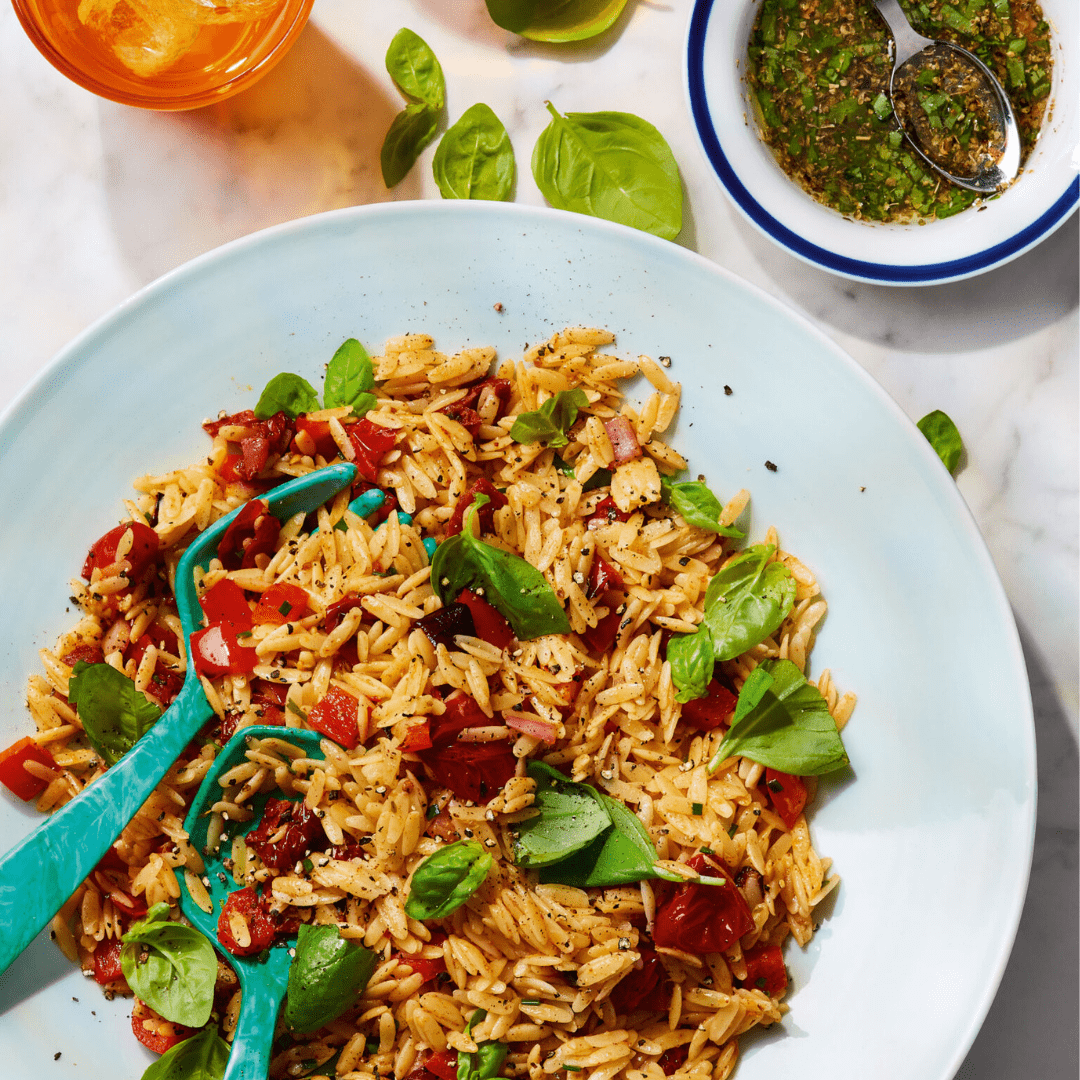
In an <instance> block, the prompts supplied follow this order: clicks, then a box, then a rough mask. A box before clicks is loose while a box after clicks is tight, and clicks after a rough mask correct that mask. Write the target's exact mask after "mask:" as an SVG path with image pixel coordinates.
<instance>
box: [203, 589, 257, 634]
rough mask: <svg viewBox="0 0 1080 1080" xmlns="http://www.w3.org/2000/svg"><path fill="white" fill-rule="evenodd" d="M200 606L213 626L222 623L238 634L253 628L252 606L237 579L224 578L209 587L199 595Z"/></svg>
mask: <svg viewBox="0 0 1080 1080" xmlns="http://www.w3.org/2000/svg"><path fill="white" fill-rule="evenodd" d="M199 606H200V607H201V608H202V609H203V613H204V614H205V615H206V621H207V623H209V624H210V625H211V626H213V624H214V623H222V624H225V625H227V626H229V627H230V628H231V629H232V630H233V631H235V632H236V633H237V634H243V633H246V632H247V631H248V630H250V629H251V625H252V621H251V608H250V607H248V602H247V597H245V596H244V590H243V589H241V588H240V586H239V585H237V584H236V582H235V581H230V580H229V579H228V578H223V579H222V580H221V581H219V582H218V583H217V584H216V585H215V586H213V588H210V589H207V590H206V592H204V593H203V594H202V596H200V597H199Z"/></svg>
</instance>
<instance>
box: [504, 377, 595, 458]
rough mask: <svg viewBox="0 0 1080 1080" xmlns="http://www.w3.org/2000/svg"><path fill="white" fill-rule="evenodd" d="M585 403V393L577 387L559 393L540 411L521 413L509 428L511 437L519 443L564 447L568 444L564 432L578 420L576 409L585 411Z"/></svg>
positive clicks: (586, 399) (545, 403)
mask: <svg viewBox="0 0 1080 1080" xmlns="http://www.w3.org/2000/svg"><path fill="white" fill-rule="evenodd" d="M588 404H589V399H588V397H587V396H586V394H585V391H584V390H582V389H580V388H578V387H575V388H574V389H573V390H560V391H559V392H558V393H557V394H554V395H553V396H552V397H549V398H548V399H547V401H545V402H544V404H543V405H541V406H540V408H539V409H536V410H535V411H534V412H527V413H522V414H521V415H520V416H519V417H518V418H517V419H516V420H515V421H514V426H513V427H512V428H511V429H510V438H511V439H513V440H514V442H519V443H533V442H542V443H543V444H544V445H545V446H553V447H560V446H566V444H567V443H569V441H570V440H569V439H568V438H567V437H566V433H567V432H568V431H569V430H570V428H571V427H573V425H574V421H575V420H577V414H578V409H584V408H585V407H586V406H587V405H588Z"/></svg>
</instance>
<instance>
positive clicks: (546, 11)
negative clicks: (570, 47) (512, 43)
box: [487, 0, 626, 42]
mask: <svg viewBox="0 0 1080 1080" xmlns="http://www.w3.org/2000/svg"><path fill="white" fill-rule="evenodd" d="M625 7H626V0H487V9H488V14H490V15H491V18H492V20H493V21H494V22H495V24H496V25H497V26H501V27H502V28H503V29H504V30H511V31H513V33H515V34H521V36H522V37H527V38H531V39H532V40H533V41H552V42H561V41H583V40H584V39H585V38H591V37H595V36H596V35H597V34H602V33H603V32H604V31H605V30H607V29H608V27H609V26H611V25H612V24H613V23H614V22H615V20H616V19H617V18H618V17H619V16H620V15H621V14H622V11H623V8H625Z"/></svg>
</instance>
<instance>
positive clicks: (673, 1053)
mask: <svg viewBox="0 0 1080 1080" xmlns="http://www.w3.org/2000/svg"><path fill="white" fill-rule="evenodd" d="M689 1056H690V1047H689V1046H688V1045H686V1046H673V1047H672V1048H671V1049H670V1050H665V1051H664V1052H663V1053H662V1054H661V1055H660V1057H659V1059H658V1060H657V1064H658V1065H659V1066H660V1068H661V1069H663V1071H664V1075H665V1076H671V1075H672V1074H673V1073H676V1072H678V1071H679V1068H680V1066H681V1065H682V1064H683V1063H684V1062H685V1061H686V1059H687V1058H688V1057H689Z"/></svg>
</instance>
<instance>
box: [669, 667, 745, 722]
mask: <svg viewBox="0 0 1080 1080" xmlns="http://www.w3.org/2000/svg"><path fill="white" fill-rule="evenodd" d="M738 700H739V699H738V698H737V697H736V696H735V695H734V694H733V693H732V692H731V691H730V690H729V689H728V688H727V687H726V686H723V685H722V684H721V683H719V682H718V681H717V680H716V679H713V680H711V681H710V683H709V685H708V687H707V688H706V693H705V696H704V697H700V698H694V699H693V701H687V702H686V703H685V704H684V705H683V707H682V718H683V720H685V721H686V722H687V723H688V724H689V725H690V726H691V727H693V728H697V730H698V731H712V730H713V728H718V727H720V725H721V724H724V723H726V722H727V721H728V720H730V719H731V714H732V713H733V712H734V711H735V706H736V704H737V703H738Z"/></svg>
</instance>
